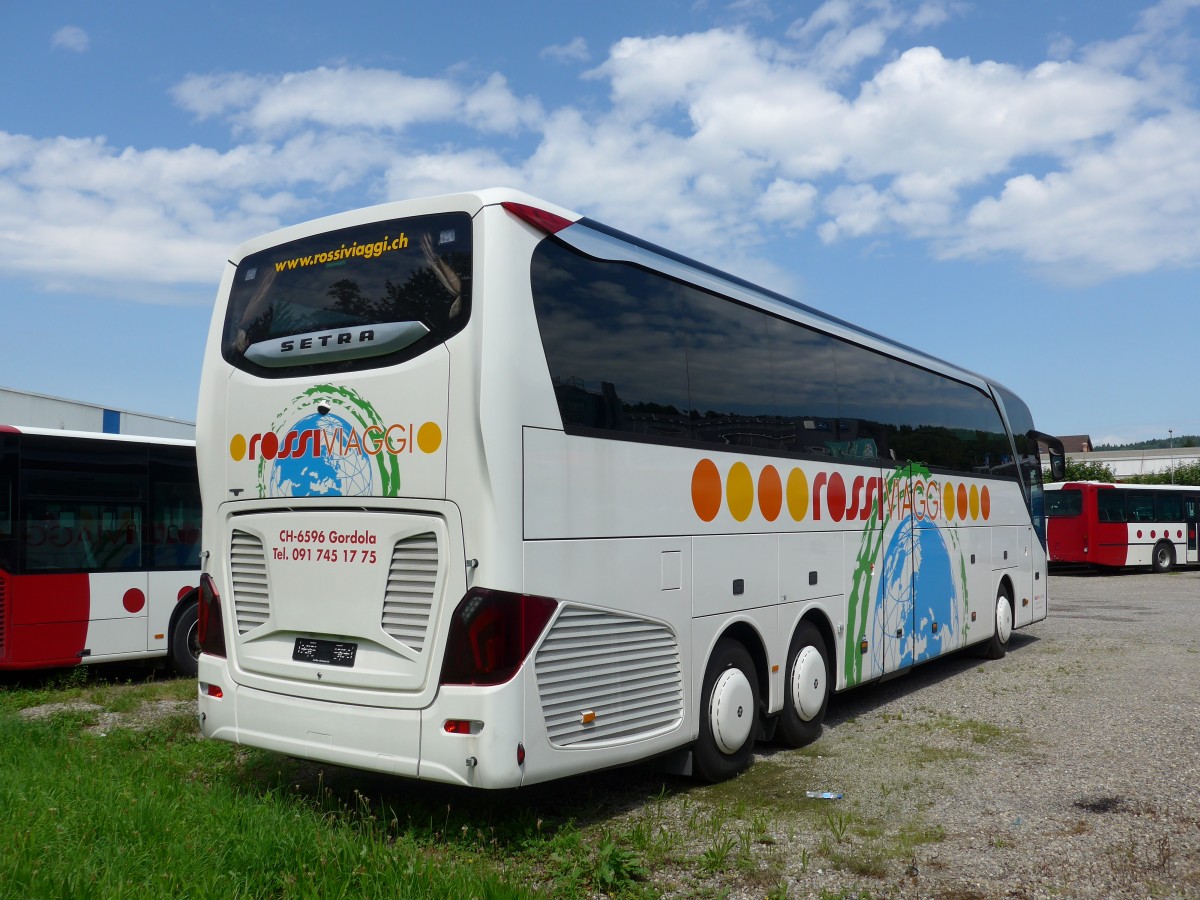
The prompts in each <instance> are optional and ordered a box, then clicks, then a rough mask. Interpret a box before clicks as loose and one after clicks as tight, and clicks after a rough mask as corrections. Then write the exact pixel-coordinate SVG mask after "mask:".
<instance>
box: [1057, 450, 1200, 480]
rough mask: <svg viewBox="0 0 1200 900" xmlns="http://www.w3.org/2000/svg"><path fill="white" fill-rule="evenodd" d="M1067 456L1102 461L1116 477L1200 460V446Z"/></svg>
mask: <svg viewBox="0 0 1200 900" xmlns="http://www.w3.org/2000/svg"><path fill="white" fill-rule="evenodd" d="M1067 456H1068V457H1069V458H1070V459H1072V460H1073V461H1075V462H1080V463H1089V462H1094V463H1102V464H1104V465H1106V466H1108V467H1109V468H1110V469H1112V472H1113V475H1114V476H1115V477H1116V478H1117V479H1118V480H1121V479H1124V478H1129V477H1130V476H1133V475H1151V474H1154V473H1158V472H1166V471H1167V470H1168V469H1169V468H1171V467H1172V466H1179V465H1186V464H1190V463H1195V462H1197V461H1200V447H1176V448H1174V449H1161V450H1104V451H1097V452H1093V453H1068V454H1067Z"/></svg>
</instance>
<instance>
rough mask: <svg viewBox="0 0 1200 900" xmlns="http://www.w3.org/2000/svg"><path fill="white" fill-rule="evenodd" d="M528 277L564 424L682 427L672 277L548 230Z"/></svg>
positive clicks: (682, 378)
mask: <svg viewBox="0 0 1200 900" xmlns="http://www.w3.org/2000/svg"><path fill="white" fill-rule="evenodd" d="M530 277H531V281H532V285H533V300H534V307H535V309H536V312H537V320H538V327H539V329H540V330H541V335H542V347H543V348H544V349H545V351H546V362H547V363H548V364H549V367H550V374H551V377H552V378H553V380H554V393H555V395H556V397H557V398H558V406H559V410H560V411H561V412H562V417H563V422H564V424H566V425H568V426H570V425H577V426H583V427H586V428H604V429H611V430H615V431H625V432H632V433H635V434H645V435H659V436H676V437H689V436H690V428H689V417H688V408H689V406H688V384H687V360H686V358H685V356H684V345H683V339H682V336H681V334H680V329H679V321H680V316H681V312H682V310H681V304H680V289H679V286H678V285H677V284H675V283H674V282H671V281H668V280H666V279H663V278H660V277H657V276H655V275H652V274H650V273H648V272H644V271H642V270H640V269H637V268H634V267H633V266H625V265H614V264H609V263H603V262H597V261H595V260H592V259H590V258H588V257H586V256H583V255H581V254H579V253H576V252H574V251H572V250H570V249H568V248H566V247H563V246H562V245H560V244H558V243H556V242H555V241H552V240H547V241H543V242H542V243H541V244H540V245H539V246H538V249H537V251H536V252H535V253H534V255H533V265H532V270H531V273H530Z"/></svg>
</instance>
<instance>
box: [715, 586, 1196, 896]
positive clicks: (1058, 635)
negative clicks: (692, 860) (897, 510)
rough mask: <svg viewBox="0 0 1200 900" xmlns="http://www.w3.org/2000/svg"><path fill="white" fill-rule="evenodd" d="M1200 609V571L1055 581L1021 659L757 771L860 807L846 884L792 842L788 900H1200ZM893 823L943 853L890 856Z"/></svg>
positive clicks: (854, 817) (846, 728)
mask: <svg viewBox="0 0 1200 900" xmlns="http://www.w3.org/2000/svg"><path fill="white" fill-rule="evenodd" d="M1198 607H1200V571H1194V570H1193V571H1184V572H1176V573H1172V574H1168V575H1151V574H1127V575H1096V574H1093V573H1091V572H1079V573H1056V574H1054V575H1052V576H1051V580H1050V617H1049V618H1048V619H1047V620H1045V621H1043V622H1039V623H1037V624H1035V625H1033V626H1030V627H1028V628H1024V629H1021V630H1019V631H1017V632H1016V633H1015V634H1014V637H1013V643H1012V645H1011V646H1010V650H1009V653H1008V655H1007V656H1006V657H1005V658H1004V659H1001V660H981V659H976V658H969V657H965V656H958V657H955V658H951V659H948V660H943V661H938V662H935V663H931V664H928V665H926V666H922V667H918V668H917V669H916V670H915V671H913V672H912V673H911V674H909V675H907V676H905V677H902V678H899V679H896V680H895V681H891V682H888V683H885V684H882V685H878V686H874V687H867V688H862V689H860V690H857V691H852V692H850V693H847V694H844V695H842V696H840V697H837V698H835V699H834V701H833V703H831V706H830V713H829V717H828V718H827V720H826V729H825V734H824V736H823V737H822V738H821V740H820V741H819V742H818V743H817V744H815V745H813V747H812V748H810V751H811V752H809V751H800V752H798V753H783V752H779V753H772V752H771V751H766V752H764V753H762V754H759V756H758V759H757V763H756V768H757V766H758V765H765V766H767V767H768V768H774V767H779V766H782V767H784V768H789V767H790V768H793V769H794V771H795V774H796V776H797V778H798V779H799V778H801V777H802V778H803V779H804V780H805V781H806V782H807V783H806V784H804V785H803V786H802V787H801V789H800V796H803V787H810V788H812V787H815V788H819V789H836V790H840V791H842V792H843V793H844V799H842V800H836V801H827V802H828V803H829V804H830V806H829V809H830V810H836V811H837V812H834V813H831V814H830V817H829V818H828V820H827V822H828V825H829V827H828V830H827V831H826V833H825V835H824V842H825V847H826V848H827V849H828V847H829V846H831V845H832V846H833V848H834V851H835V852H836V853H841V854H842V855H843V859H842V860H841V862H840V864H834V865H830V864H829V862H828V860H829V857H828V854H827V853H814V854H812V855H808V856H806V854H805V852H804V850H805V847H811V846H813V839H814V834H813V833H812V828H811V825H810V826H809V827H808V831H807V832H806V831H805V830H804V829H803V828H802V827H798V826H793V827H792V828H791V829H789V828H788V827H787V825H786V822H785V821H781V823H780V825H779V826H778V827H777V830H778V831H779V835H778V838H777V839H778V845H777V849H778V857H777V859H778V860H783V861H784V862H783V863H782V872H783V875H784V881H785V883H786V888H787V891H786V896H788V897H807V896H822V897H830V896H835V897H854V896H869V897H877V896H878V897H935V898H973V897H979V898H990V897H1030V898H1032V897H1056V898H1060V897H1079V898H1094V897H1151V896H1153V897H1200V747H1198V745H1197V739H1198V736H1200V735H1198V731H1200V616H1197V609H1198ZM754 777H755V775H754V770H753V769H752V770H751V773H749V774H748V775H747V776H745V778H746V779H747V780H750V779H753V778H754ZM748 786H749V785H748ZM810 806H811V804H810ZM879 821H883V822H892V823H904V822H910V823H916V826H915V827H918V828H921V827H924V828H926V829H935V830H936V837H934V838H932V839H931V840H929V841H928V842H919V843H915V844H914V845H913V846H912V847H911V850H910V848H909V847H908V845H902V846H903V852H902V853H897V852H896V850H895V849H894V848H895V847H896V846H897V845H896V838H895V836H894V835H893V836H892V837H891V838H890V841H891V844H890V846H891V847H892V848H893V849H892V850H891V851H889V852H886V853H883V854H876V851H875V850H873V849H872V848H874V847H878V846H879V844H880V840H881V838H880V836H879V835H873V834H872V833H871V830H870V828H868V827H867V825H868V823H869V822H879ZM810 822H811V814H810ZM842 826H844V827H845V830H844V833H842V834H841V835H840V837H839V838H838V839H837V840H832V838H833V837H836V836H838V833H839V831H841V827H842ZM882 841H883V843H884V844H885V845H886V844H887V843H888V841H889V838H888V836H887V835H884V836H883V837H882ZM872 854H876V855H880V856H881V857H882V858H880V859H878V860H876V861H875V862H873V863H872V862H871V858H872ZM856 855H857V857H858V859H859V860H860V862H861V861H863V860H865V861H866V864H862V865H858V866H857V867H856V865H855V862H854V860H855V858H856ZM897 857H899V858H897ZM847 861H849V863H848V864H847ZM776 865H777V867H778V866H779V865H780V863H779V862H778V861H777V863H776ZM855 868H858V869H860V870H861V871H860V872H858V873H856V872H855V871H854V869H855ZM731 887H732V890H730V888H731ZM723 889H724V890H726V891H729V895H731V896H745V897H751V896H758V897H762V896H764V894H765V893H767V891H765V890H764V889H763V885H750V884H744V885H741V886H731V885H730V884H729V882H725V883H724V885H723ZM775 890H776V893H777V894H779V893H782V891H780V890H779V889H778V888H775ZM721 892H722V891H721V890H720V889H719V890H718V891H717V892H716V893H717V894H718V895H719V894H720V893H721Z"/></svg>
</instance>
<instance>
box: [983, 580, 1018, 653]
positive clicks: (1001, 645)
mask: <svg viewBox="0 0 1200 900" xmlns="http://www.w3.org/2000/svg"><path fill="white" fill-rule="evenodd" d="M1012 629H1013V610H1012V598H1010V597H1009V596H1008V588H1006V587H1005V586H1004V585H1000V590H998V591H996V632H995V634H993V635H992V639H991V641H990V642H989V643H988V645H987V650H986V651H985V653H986V655H987V658H988V659H1002V658H1003V657H1004V654H1005V653H1007V652H1008V639H1009V638H1011V637H1012Z"/></svg>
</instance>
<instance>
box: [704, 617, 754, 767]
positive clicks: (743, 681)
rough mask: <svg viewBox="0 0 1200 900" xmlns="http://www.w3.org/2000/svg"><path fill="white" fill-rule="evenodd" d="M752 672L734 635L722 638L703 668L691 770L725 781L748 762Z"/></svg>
mask: <svg viewBox="0 0 1200 900" xmlns="http://www.w3.org/2000/svg"><path fill="white" fill-rule="evenodd" d="M758 717H759V713H758V676H757V675H756V674H755V672H754V660H753V659H751V658H750V654H749V652H748V651H747V650H746V648H745V647H743V646H742V645H741V644H739V643H738V642H737V641H733V640H729V639H727V638H726V639H722V640H721V641H720V642H719V643H718V644H717V646H716V649H714V650H713V655H712V657H711V658H710V659H709V662H708V668H707V669H706V670H705V673H704V689H703V691H702V692H701V696H700V736H699V737H698V738H697V739H696V746H695V748H694V750H693V753H692V758H693V761H694V763H695V771H696V774H697V775H698V776H699V777H700V778H702V779H703V780H705V781H710V782H717V781H726V780H728V779H730V778H732V777H733V776H734V775H737V774H738V773H739V772H741V771H742V770H743V769H744V768H746V766H747V765H749V763H750V757H751V754H753V752H754V741H755V738H756V737H757V736H758Z"/></svg>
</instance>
